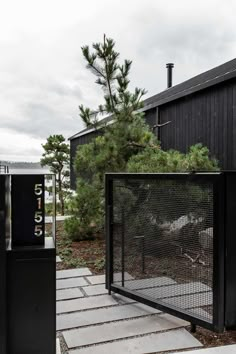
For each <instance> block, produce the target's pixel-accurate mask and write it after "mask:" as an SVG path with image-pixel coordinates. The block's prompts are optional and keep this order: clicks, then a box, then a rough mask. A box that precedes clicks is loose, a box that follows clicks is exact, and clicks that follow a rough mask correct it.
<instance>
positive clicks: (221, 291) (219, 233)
mask: <svg viewBox="0 0 236 354" xmlns="http://www.w3.org/2000/svg"><path fill="white" fill-rule="evenodd" d="M121 179H127V180H128V179H136V180H138V179H140V180H148V179H149V180H150V179H152V180H155V179H162V180H184V181H190V182H197V183H201V182H202V183H205V182H209V183H211V184H212V185H213V220H214V221H213V222H214V224H213V226H214V237H213V318H212V321H207V320H203V319H202V318H201V317H199V316H197V315H190V314H189V312H187V311H185V310H183V309H181V308H177V307H175V306H172V305H166V303H164V302H162V301H161V300H155V299H153V298H151V297H149V296H146V295H140V294H139V293H138V292H136V291H134V290H129V289H127V288H125V287H122V286H119V285H116V284H113V181H114V180H121ZM224 192H225V179H224V174H223V173H221V172H219V173H218V172H214V173H204V172H202V173H148V174H145V173H136V174H135V173H107V174H106V175H105V211H106V289H107V290H108V292H109V294H110V293H111V291H113V292H116V293H119V294H121V295H124V296H126V297H128V298H131V299H133V300H135V301H139V302H141V303H143V304H146V305H149V306H152V307H154V308H156V309H159V310H161V311H164V312H166V313H169V314H171V315H174V316H177V317H179V318H182V319H184V320H186V321H189V322H190V323H191V324H192V326H193V328H194V326H196V325H199V326H201V327H205V328H207V329H210V330H213V331H215V332H222V331H223V330H224V323H225V319H224V311H225V286H224V283H225V280H224V275H225V270H224V269H225V241H224V240H225V197H224ZM121 240H122V244H123V245H122V248H123V249H124V238H123V237H122V238H121ZM123 256H124V255H122V262H124V259H123V258H124V257H123ZM122 284H124V263H123V266H122Z"/></svg>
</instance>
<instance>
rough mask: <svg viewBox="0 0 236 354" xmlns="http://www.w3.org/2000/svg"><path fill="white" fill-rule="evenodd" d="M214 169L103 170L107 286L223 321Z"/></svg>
mask: <svg viewBox="0 0 236 354" xmlns="http://www.w3.org/2000/svg"><path fill="white" fill-rule="evenodd" d="M222 188H223V183H222V175H221V174H220V173H214V174H206V173H205V174H204V173H198V174H107V175H106V215H107V220H106V227H107V282H106V285H107V288H108V290H109V291H115V292H118V293H121V294H123V295H126V296H128V297H131V298H133V299H135V300H138V301H141V302H143V303H145V304H148V305H151V306H154V307H156V308H159V309H161V310H163V311H165V312H169V313H171V314H173V315H176V316H179V317H181V318H184V319H186V320H188V321H190V322H191V323H192V324H198V325H201V326H204V327H207V328H209V329H213V330H217V331H221V330H223V327H224V287H223V286H222V284H223V281H224V279H223V277H224V271H223V264H224V244H223V242H224V237H223V236H224V235H223V233H224V212H223V210H224V205H223V203H224V198H223V190H222Z"/></svg>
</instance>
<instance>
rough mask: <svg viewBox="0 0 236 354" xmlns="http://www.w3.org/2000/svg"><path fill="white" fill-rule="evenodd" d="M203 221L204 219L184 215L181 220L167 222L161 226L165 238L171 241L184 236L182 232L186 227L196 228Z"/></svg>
mask: <svg viewBox="0 0 236 354" xmlns="http://www.w3.org/2000/svg"><path fill="white" fill-rule="evenodd" d="M202 221H203V217H196V216H194V215H193V214H189V215H183V216H181V217H180V218H178V219H176V220H174V221H172V222H165V223H163V224H161V225H160V229H161V230H162V231H163V236H164V237H167V238H171V239H178V237H179V236H180V235H181V234H182V232H181V231H182V230H184V229H185V228H186V226H191V229H192V226H196V225H197V224H200V223H201V222H202Z"/></svg>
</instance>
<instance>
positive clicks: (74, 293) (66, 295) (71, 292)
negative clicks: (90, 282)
mask: <svg viewBox="0 0 236 354" xmlns="http://www.w3.org/2000/svg"><path fill="white" fill-rule="evenodd" d="M80 297H84V294H83V293H82V291H81V290H80V289H79V288H70V289H61V290H57V301H60V300H70V299H77V298H80Z"/></svg>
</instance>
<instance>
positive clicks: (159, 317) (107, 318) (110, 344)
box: [57, 268, 228, 354]
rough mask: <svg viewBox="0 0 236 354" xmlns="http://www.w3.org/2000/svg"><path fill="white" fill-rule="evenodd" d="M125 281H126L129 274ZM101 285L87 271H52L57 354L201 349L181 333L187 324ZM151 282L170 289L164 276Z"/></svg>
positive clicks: (98, 278) (100, 278)
mask: <svg viewBox="0 0 236 354" xmlns="http://www.w3.org/2000/svg"><path fill="white" fill-rule="evenodd" d="M125 277H126V279H127V280H128V279H129V280H130V281H131V282H132V277H131V276H130V275H129V274H126V275H125ZM118 281H119V280H118ZM133 281H134V282H135V280H133ZM104 283H105V276H104V275H99V276H96V275H92V274H91V272H90V271H89V269H88V268H80V269H73V270H62V271H57V331H58V336H59V337H60V341H61V348H62V353H68V354H83V353H84V354H86V353H87V354H106V353H112V354H121V353H130V354H137V353H139V354H140V353H153V352H155V353H162V352H163V351H173V352H174V351H176V350H181V349H182V350H184V349H187V348H190V349H191V348H192V349H193V348H198V347H201V346H202V345H201V343H200V342H199V341H198V340H196V339H195V338H194V337H193V336H192V335H191V334H190V333H189V332H188V331H187V330H186V329H185V327H186V326H187V325H189V323H188V322H186V321H183V320H181V319H178V318H176V317H173V316H171V315H168V314H165V313H162V312H160V311H158V310H156V309H153V308H151V307H148V306H146V305H143V304H140V303H137V302H135V301H133V300H131V299H128V298H125V297H123V296H120V295H118V294H113V295H111V296H109V295H108V294H107V290H106V289H105V285H104ZM131 284H133V283H131ZM155 284H158V286H163V289H164V287H165V286H167V285H173V286H175V287H176V285H175V283H174V282H173V281H172V280H171V279H169V278H164V277H163V278H156V279H155ZM136 286H138V287H142V284H138V283H137V284H136ZM175 290H176V291H177V290H178V289H177V288H176V289H175ZM202 354H205V353H202ZM206 354H208V353H206ZM209 354H211V353H209ZM227 354H228V353H227Z"/></svg>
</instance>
